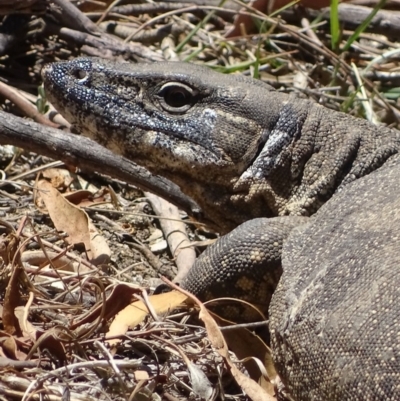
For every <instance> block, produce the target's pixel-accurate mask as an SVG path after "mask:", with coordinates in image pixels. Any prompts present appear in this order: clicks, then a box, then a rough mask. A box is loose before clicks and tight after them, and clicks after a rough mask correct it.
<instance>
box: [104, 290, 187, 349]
mask: <svg viewBox="0 0 400 401" xmlns="http://www.w3.org/2000/svg"><path fill="white" fill-rule="evenodd" d="M187 300H188V297H187V296H186V295H184V294H182V293H181V292H178V291H171V292H167V293H165V294H157V295H151V296H150V297H149V301H150V303H151V305H152V307H153V308H154V310H155V312H156V313H157V314H164V313H167V312H168V311H170V310H172V309H175V308H177V307H179V306H182V304H184V303H185V302H187ZM148 314H149V310H148V309H147V306H146V305H145V304H144V303H143V302H142V301H135V302H132V303H131V304H130V305H128V306H127V307H126V308H125V309H123V310H121V312H119V313H118V315H117V316H116V317H115V319H114V321H113V322H112V323H111V326H110V330H109V331H108V333H107V335H106V338H108V337H113V336H120V335H123V334H125V333H126V332H127V331H128V329H129V328H133V327H135V326H137V325H138V324H140V323H141V322H142V321H143V320H144V319H145V317H146V316H147V315H148ZM119 341H120V340H110V341H109V343H110V345H115V344H117V343H118V342H119Z"/></svg>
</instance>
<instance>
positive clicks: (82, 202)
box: [64, 188, 109, 207]
mask: <svg viewBox="0 0 400 401" xmlns="http://www.w3.org/2000/svg"><path fill="white" fill-rule="evenodd" d="M108 193H109V190H108V188H103V189H102V190H101V191H98V192H96V193H95V194H93V192H91V191H88V190H86V189H82V190H79V191H74V192H69V193H67V194H65V195H64V198H65V199H67V200H68V201H70V202H71V203H73V204H74V205H76V206H79V207H88V206H93V205H99V204H102V203H105V202H107V199H106V196H107V194H108Z"/></svg>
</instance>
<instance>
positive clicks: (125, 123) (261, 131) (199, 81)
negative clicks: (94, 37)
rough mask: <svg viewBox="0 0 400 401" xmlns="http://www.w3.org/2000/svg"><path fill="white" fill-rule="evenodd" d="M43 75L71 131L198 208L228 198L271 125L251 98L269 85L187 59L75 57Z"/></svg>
mask: <svg viewBox="0 0 400 401" xmlns="http://www.w3.org/2000/svg"><path fill="white" fill-rule="evenodd" d="M42 76H43V79H44V85H45V89H46V93H47V96H48V98H49V99H50V101H51V102H52V103H53V104H54V106H55V107H56V108H57V109H58V110H59V111H60V112H61V113H62V114H63V115H64V116H65V117H66V118H67V120H69V121H70V122H71V124H73V126H74V128H75V131H77V132H79V133H81V134H83V135H85V136H88V137H90V138H92V139H94V140H95V141H96V142H98V143H100V144H102V145H103V146H105V147H107V148H109V149H110V150H112V151H114V152H116V153H118V154H121V155H123V156H125V157H127V158H129V159H131V160H133V161H135V162H136V163H138V164H140V165H142V166H144V167H146V168H148V169H149V170H150V171H151V172H153V173H154V174H159V175H163V176H165V177H167V178H169V179H170V180H171V181H174V182H176V183H177V184H178V185H179V186H181V188H182V190H183V191H184V192H186V193H187V194H188V195H189V196H191V197H192V198H194V199H195V200H196V202H199V203H200V204H201V203H202V205H200V206H202V207H203V209H204V208H205V205H204V203H205V202H207V203H208V204H214V207H215V206H217V205H218V204H220V205H221V207H223V205H224V204H226V203H227V202H228V201H229V199H230V197H231V195H232V191H233V187H234V185H235V183H236V182H237V181H238V180H239V179H240V176H241V175H242V173H243V172H245V171H246V170H247V169H248V168H249V166H251V163H252V162H253V160H254V159H255V158H256V156H257V154H258V153H259V152H260V149H261V148H262V147H263V146H264V144H265V142H266V140H267V137H268V135H269V128H270V126H271V125H272V124H273V123H274V121H268V119H267V118H266V113H265V102H264V103H263V102H261V101H258V99H261V98H262V97H261V96H260V98H258V97H257V94H258V93H259V92H260V91H262V92H263V93H264V94H263V96H264V97H265V91H266V90H273V89H272V88H271V87H269V86H268V85H266V84H264V83H262V82H260V81H255V80H251V79H248V78H245V77H243V76H237V77H233V76H229V77H227V76H225V75H223V74H220V73H217V72H214V71H212V70H210V69H208V68H205V67H200V66H197V65H193V64H186V63H178V62H169V63H167V62H166V63H154V64H128V63H114V62H110V61H105V60H100V59H95V58H77V59H75V60H73V61H68V62H58V63H53V64H49V65H46V66H45V67H44V68H43V72H42ZM272 114H273V113H272ZM205 194H206V195H205ZM205 197H207V198H208V199H207V200H206V201H204V198H205ZM202 198H203V199H202ZM206 213H207V211H206ZM246 218H247V217H246ZM246 218H244V219H246ZM239 220H243V218H240V219H239ZM238 222H240V221H238ZM238 222H236V223H235V224H238Z"/></svg>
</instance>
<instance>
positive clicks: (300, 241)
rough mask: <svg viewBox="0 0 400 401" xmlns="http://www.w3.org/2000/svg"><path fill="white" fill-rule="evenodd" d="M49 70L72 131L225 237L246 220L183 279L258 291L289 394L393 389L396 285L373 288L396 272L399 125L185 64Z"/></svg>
mask: <svg viewBox="0 0 400 401" xmlns="http://www.w3.org/2000/svg"><path fill="white" fill-rule="evenodd" d="M43 77H44V81H45V88H46V91H47V94H48V96H49V98H50V100H51V101H52V102H53V103H54V105H55V106H56V107H57V108H58V109H59V110H60V111H61V112H62V113H63V114H64V115H65V116H66V117H67V119H69V120H70V122H71V123H73V124H74V126H75V128H76V130H77V131H79V132H81V133H83V134H84V135H86V136H89V137H91V138H93V139H95V140H96V141H97V142H99V143H101V144H103V145H104V146H106V147H108V148H109V149H111V150H113V151H114V152H116V153H119V154H122V155H124V156H126V157H128V158H130V159H132V160H134V161H135V162H137V163H138V164H141V165H143V166H145V167H147V168H148V169H149V170H150V171H152V172H153V173H155V174H159V175H163V176H165V177H166V178H168V179H170V180H171V181H174V182H175V183H177V184H178V185H179V186H180V187H181V189H182V191H183V192H186V193H187V194H188V195H189V196H191V197H192V198H193V199H194V200H195V201H196V202H197V203H198V204H199V206H200V207H201V209H202V210H203V213H204V217H205V220H206V221H207V222H209V223H210V224H212V225H213V226H214V227H216V228H217V229H219V230H220V231H221V232H228V231H229V230H231V229H232V228H235V227H237V226H238V225H239V224H241V223H243V224H242V225H240V226H239V227H237V228H236V229H235V230H234V231H233V232H232V233H230V234H228V235H227V236H226V237H224V238H223V239H222V240H221V241H219V242H217V244H216V245H214V246H213V247H209V248H208V249H207V250H206V251H205V252H204V253H203V254H202V255H201V257H200V258H199V259H198V261H197V262H196V264H195V266H194V267H193V269H192V270H191V272H190V273H189V275H188V277H187V279H186V280H185V281H184V282H183V283H182V284H183V286H185V287H186V288H188V289H189V290H191V291H193V292H195V293H196V294H198V295H199V296H201V297H203V298H208V297H209V296H210V295H214V296H215V295H223V294H224V293H226V291H227V290H229V288H233V290H234V291H236V292H239V290H242V293H244V295H246V294H248V295H249V296H250V298H249V300H250V301H252V302H256V303H258V302H259V300H260V297H261V295H260V294H265V297H264V298H265V302H264V300H263V302H261V303H262V304H263V305H262V309H263V310H264V311H265V312H268V308H269V313H270V331H271V336H272V337H271V341H272V344H273V352H274V359H275V361H276V363H277V367H278V371H279V374H280V376H281V378H282V380H283V381H284V383H285V384H286V386H287V388H288V389H289V391H290V393H291V394H292V395H293V396H294V397H295V399H296V400H344V399H360V400H362V399H365V400H373V399H382V400H384V399H387V400H395V399H399V398H400V388H398V386H397V384H396V383H398V382H399V381H400V341H399V338H398V332H399V331H400V330H399V328H400V323H399V321H398V319H399V316H400V304H399V301H398V300H400V297H399V295H400V294H398V292H399V290H398V288H399V287H398V286H397V287H396V286H394V288H393V287H390V288H391V289H390V291H391V292H390V294H389V295H390V296H389V297H388V298H387V297H386V298H385V297H383V296H381V295H382V291H383V292H384V290H382V288H383V287H381V285H383V284H382V283H385V282H386V283H387V282H388V281H389V280H393V281H394V282H395V280H397V281H398V280H399V279H400V275H399V268H398V255H400V250H399V249H398V247H397V251H396V245H397V244H398V238H399V237H400V228H399V227H400V226H399V224H398V223H399V222H400V220H399V216H400V204H399V201H398V199H399V198H400V196H399V195H400V186H399V185H398V180H397V177H398V174H400V167H399V165H400V161H399V157H398V152H399V150H400V132H399V131H396V130H390V129H388V128H385V127H377V126H375V125H373V124H370V123H368V122H366V121H364V120H361V119H356V118H353V117H350V116H347V115H345V114H343V113H338V112H334V111H331V110H328V109H326V108H324V107H322V106H320V105H318V104H315V103H313V102H311V101H308V100H303V99H298V98H296V97H295V96H293V95H286V94H284V93H280V92H277V91H275V90H274V89H273V88H271V87H269V86H268V85H265V84H263V83H262V82H260V81H256V80H252V79H249V78H245V77H242V76H225V75H221V74H218V73H216V72H213V71H210V70H208V69H205V68H203V67H199V66H195V65H190V64H183V63H156V64H140V65H131V64H116V63H112V62H109V61H104V60H98V59H87V58H80V59H76V60H74V61H71V62H64V63H56V64H52V65H49V66H47V67H45V68H44V70H43ZM374 188H376V190H377V191H378V193H377V194H376V196H375V193H374ZM378 195H379V196H378ZM381 205H382V207H381ZM273 216H280V217H277V218H273V219H266V220H263V221H260V220H259V219H256V220H251V219H253V218H255V217H269V218H271V217H273ZM300 216H304V217H300ZM305 216H311V217H310V218H307V217H305ZM349 221H350V222H352V223H349ZM295 227H297V228H295ZM313 233H316V234H313ZM398 236H399V237H398ZM241 238H244V240H243V241H241V240H240V239H241ZM309 238H310V239H309ZM245 240H247V242H246V241H245ZM240 246H242V248H240ZM325 247H326V248H325ZM238 249H240V251H237V252H235V250H238ZM396 252H397V253H396ZM281 254H282V260H283V262H282V268H283V275H282V278H281V280H280V281H279V284H278V288H277V290H276V292H275V293H274V295H273V297H272V301H271V306H269V296H267V292H271V291H272V290H274V289H275V287H276V285H277V278H279V276H280V274H281V270H280V266H281V265H280V261H281ZM324 255H331V257H329V258H328V259H326V258H324ZM385 255H387V256H386V258H385ZM258 260H260V263H258V262H257V261H258ZM256 262H257V263H256ZM332 266H333V267H332ZM351 266H356V268H355V269H354V270H351V269H350V268H351ZM362 266H366V268H365V270H363V269H362ZM269 269H270V270H269ZM346 269H347V270H346ZM205 272H206V273H207V275H204V273H205ZM271 277H273V279H272V281H271ZM350 284H351V285H350ZM371 288H372V289H374V291H375V292H374V294H375V295H376V296H375V297H374V296H372V295H371V296H369V291H370V289H371ZM340 290H342V292H340ZM371 291H372V290H371ZM251 296H253V298H251ZM342 299H344V300H345V302H342ZM316 305H319V306H318V307H317V306H316ZM357 305H358V306H357ZM365 305H367V307H366V308H364V306H365ZM353 306H354V307H355V310H354V308H353V309H351V308H352V307H353ZM311 310H312V313H308V312H309V311H311ZM350 310H351V311H350ZM357 311H358V312H359V314H358V315H357ZM375 316H376V319H375ZM340 317H342V320H341V319H340ZM375 320H376V322H377V323H375ZM371 322H372V323H371ZM357 327H358V328H364V329H366V330H367V329H368V327H372V329H371V330H370V331H369V337H368V338H366V337H363V336H360V332H359V331H357V330H356V328H357ZM387 330H389V332H388V331H387ZM382 333H387V334H385V335H383V334H382ZM346 336H347V337H346ZM332 338H339V339H340V338H343V339H344V338H346V339H347V340H343V341H344V343H345V344H344V346H343V344H341V343H340V344H339V343H338V342H337V341H336V342H335V341H332V340H331V339H332ZM371 339H372V340H371ZM352 341H353V342H352ZM371 341H372V342H371ZM346 344H351V345H350V346H349V347H346ZM375 347H376V348H375ZM382 349H384V350H385V351H384V352H382ZM377 361H380V362H382V363H377ZM349 366H350V367H349ZM357 366H360V368H358V367H357ZM346 369H347V370H346ZM349 372H350V373H351V375H350V376H349V375H347V376H346V374H348V373H349ZM315 377H316V379H314V378H315ZM370 377H373V378H374V380H370V379H369V378H370ZM379 377H381V378H383V379H382V380H378V378H379ZM360 388H361V389H362V390H361V392H360Z"/></svg>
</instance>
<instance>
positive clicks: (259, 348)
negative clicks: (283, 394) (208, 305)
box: [213, 314, 277, 396]
mask: <svg viewBox="0 0 400 401" xmlns="http://www.w3.org/2000/svg"><path fill="white" fill-rule="evenodd" d="M213 317H214V319H215V320H216V322H218V324H219V325H222V326H225V325H226V321H224V320H223V319H221V318H220V317H218V316H215V315H214V314H213ZM223 335H224V338H225V341H226V343H227V344H228V347H229V349H230V350H231V351H232V352H233V353H234V354H235V355H236V357H237V358H238V359H239V360H242V359H243V360H246V361H245V362H243V364H244V366H245V367H246V369H247V372H248V373H249V375H250V377H251V378H252V379H253V380H255V381H256V382H257V383H258V384H259V385H260V386H261V387H262V388H263V389H264V390H266V391H267V392H268V394H270V395H271V396H272V395H273V394H275V389H274V385H273V384H272V382H273V381H274V380H275V379H276V377H277V373H276V370H275V367H274V363H273V361H272V351H271V348H269V347H268V346H267V344H265V342H264V341H263V340H262V339H261V338H260V337H259V336H257V335H256V334H254V333H253V332H251V331H250V330H248V329H246V328H235V329H234V330H224V331H223ZM248 358H250V359H248ZM253 358H257V359H258V360H259V361H261V364H262V366H264V368H265V369H266V372H267V374H268V379H269V380H268V379H267V378H265V377H264V376H263V374H262V373H261V370H260V367H259V366H258V364H257V363H256V362H255V360H254V359H253Z"/></svg>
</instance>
